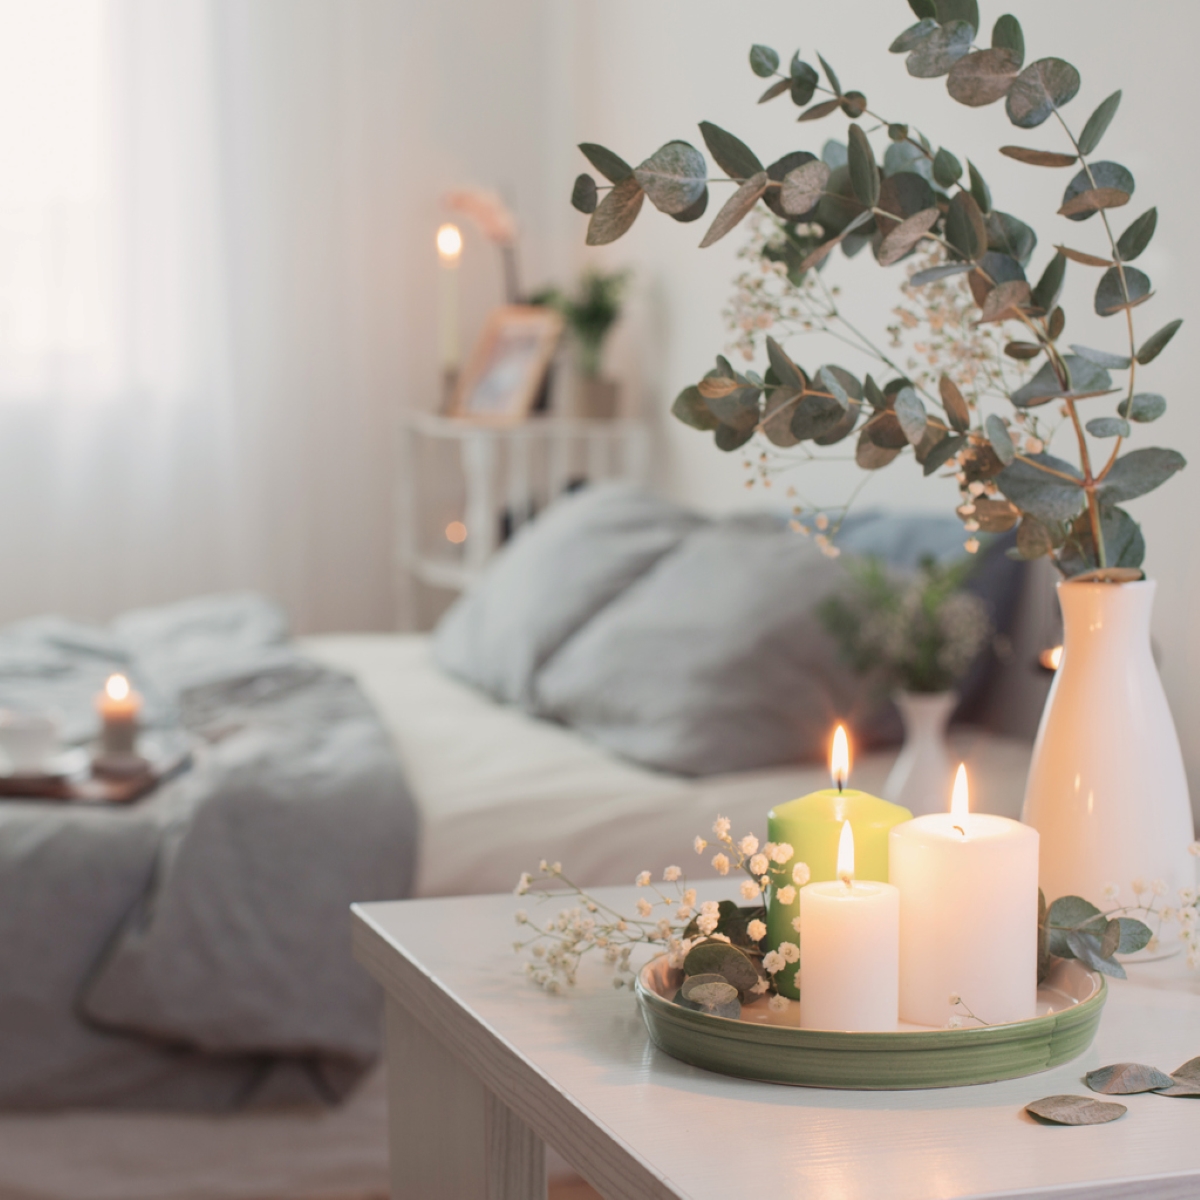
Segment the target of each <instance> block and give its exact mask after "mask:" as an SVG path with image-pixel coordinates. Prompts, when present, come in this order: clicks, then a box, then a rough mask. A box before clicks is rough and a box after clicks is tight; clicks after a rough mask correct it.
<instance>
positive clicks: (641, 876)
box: [634, 871, 650, 887]
mask: <svg viewBox="0 0 1200 1200" xmlns="http://www.w3.org/2000/svg"><path fill="white" fill-rule="evenodd" d="M634 883H636V884H637V885H638V887H649V886H650V872H649V871H639V872H638V877H637V879H635V880H634Z"/></svg>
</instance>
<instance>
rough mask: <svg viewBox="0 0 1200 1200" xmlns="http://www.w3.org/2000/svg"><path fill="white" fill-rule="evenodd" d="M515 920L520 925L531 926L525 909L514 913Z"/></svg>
mask: <svg viewBox="0 0 1200 1200" xmlns="http://www.w3.org/2000/svg"><path fill="white" fill-rule="evenodd" d="M513 919H514V920H515V921H516V923H517V924H518V925H528V924H529V914H528V913H527V912H526V911H525V910H524V909H523V908H518V909H517V911H516V912H515V913H513Z"/></svg>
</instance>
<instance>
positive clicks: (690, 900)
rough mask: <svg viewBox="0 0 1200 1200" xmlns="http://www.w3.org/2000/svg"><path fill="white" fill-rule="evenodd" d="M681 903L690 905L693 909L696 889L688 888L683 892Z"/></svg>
mask: <svg viewBox="0 0 1200 1200" xmlns="http://www.w3.org/2000/svg"><path fill="white" fill-rule="evenodd" d="M683 902H684V904H690V905H691V906H692V907H693V908H695V906H696V889H695V888H688V889H687V891H685V892H684V893H683Z"/></svg>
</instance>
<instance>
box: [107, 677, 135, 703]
mask: <svg viewBox="0 0 1200 1200" xmlns="http://www.w3.org/2000/svg"><path fill="white" fill-rule="evenodd" d="M104 691H105V693H106V694H107V695H108V698H109V699H110V700H124V699H126V698H127V697H128V695H129V680H128V679H126V678H125V676H124V675H110V676H109V677H108V682H107V683H106V684H105V685H104Z"/></svg>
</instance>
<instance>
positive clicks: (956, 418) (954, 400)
mask: <svg viewBox="0 0 1200 1200" xmlns="http://www.w3.org/2000/svg"><path fill="white" fill-rule="evenodd" d="M938 392H939V393H940V394H941V397H942V407H943V408H944V409H945V410H946V417H947V419H948V420H949V422H950V424H951V425H952V426H953V427H954V428H955V429H956V430H958V432H959V433H965V432H966V431H967V430H968V429H969V428H970V427H971V410H970V408H969V407H968V406H967V402H966V400H964V399H963V394H962V392H960V391H959V390H958V385H957V384H956V383H955V382H954V380H953V379H951V378H950V376H949V375H942V377H941V378H940V379H939V380H938Z"/></svg>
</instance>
